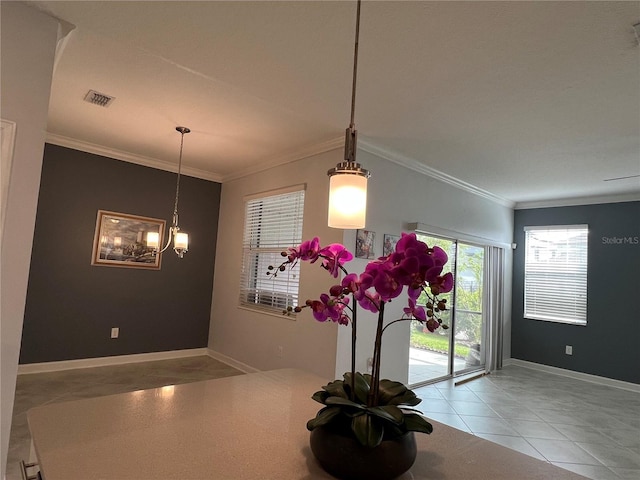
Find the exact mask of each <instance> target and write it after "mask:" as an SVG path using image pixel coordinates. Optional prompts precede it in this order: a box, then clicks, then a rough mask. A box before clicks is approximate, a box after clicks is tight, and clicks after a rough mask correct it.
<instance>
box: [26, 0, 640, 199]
mask: <svg viewBox="0 0 640 480" xmlns="http://www.w3.org/2000/svg"><path fill="white" fill-rule="evenodd" d="M27 3H29V4H31V5H32V6H35V7H37V8H39V9H42V10H44V11H46V12H47V13H49V14H51V15H53V16H55V17H57V18H59V19H62V20H64V21H66V22H68V23H70V24H72V25H73V26H74V27H75V28H73V30H72V31H71V33H70V34H69V35H68V36H67V38H66V39H65V40H64V41H63V42H62V44H61V46H60V49H59V50H60V51H59V56H58V58H57V62H56V67H55V71H54V78H53V86H52V92H51V100H50V109H49V124H48V133H49V141H51V142H53V143H59V144H65V145H78V147H77V148H82V147H85V148H87V149H93V150H94V151H104V152H108V154H110V155H111V156H114V157H118V156H120V157H122V158H128V159H131V160H132V161H139V162H140V163H144V162H145V161H147V162H148V163H152V164H156V165H158V166H160V168H167V169H172V168H175V166H176V165H177V160H178V159H177V145H178V142H179V137H178V134H177V133H176V132H175V127H176V126H177V125H186V126H188V127H189V128H191V130H192V133H191V134H190V136H189V141H188V143H186V142H185V143H186V144H185V150H184V157H183V162H184V167H185V172H186V173H187V174H191V175H195V176H200V177H203V178H208V179H212V180H216V181H222V182H224V181H228V180H231V179H233V178H237V177H239V176H242V175H244V174H246V173H249V172H253V171H258V170H261V169H264V168H267V167H269V166H271V165H275V164H279V163H284V162H287V161H291V160H294V159H297V158H302V157H304V156H306V155H309V154H310V153H313V152H319V151H322V150H323V149H324V150H326V149H328V148H334V147H336V146H337V145H339V144H340V142H341V141H342V139H343V135H344V130H345V128H346V127H347V126H348V123H349V116H350V106H351V103H350V102H351V75H352V68H353V42H354V35H355V12H356V2H355V1H353V2H351V1H289V2H272V1H257V2H245V1H228V2H218V1H193V2H191V1H184V2H171V1H168V2H136V1H131V2H129V1H126V2H118V1H110V2H94V1H34V2H27ZM639 22H640V2H637V1H621V2H610V1H601V2H600V1H594V2H547V1H540V2H513V1H507V2H482V1H477V2H456V1H443V2H431V1H412V2H411V1H406V2H405V1H366V0H365V1H363V4H362V10H361V24H360V45H359V49H360V51H359V61H358V84H357V98H356V111H355V123H356V128H357V130H358V134H359V142H360V145H361V148H363V149H367V150H369V151H372V152H376V153H378V154H380V155H382V156H385V157H387V158H390V159H392V160H394V161H396V162H398V163H401V164H404V165H407V166H409V167H411V168H416V169H417V170H420V169H421V168H422V167H424V168H426V169H429V170H434V171H437V172H441V173H442V174H444V175H445V176H449V177H453V178H455V179H458V180H460V181H461V182H464V183H466V184H470V185H472V186H474V187H476V188H478V189H479V190H482V191H485V192H490V193H491V194H492V195H495V196H496V198H498V199H503V200H504V201H505V202H508V203H511V204H517V203H527V202H545V201H563V200H567V199H571V198H578V197H603V196H616V195H627V196H629V195H631V196H634V195H637V196H638V199H640V177H638V175H640V48H639V47H638V41H637V38H636V34H635V31H634V25H636V24H638V23H639ZM89 90H95V91H97V92H99V93H102V94H106V95H109V96H112V97H115V99H116V100H115V101H113V102H112V103H111V104H110V105H109V107H108V108H102V107H99V106H97V105H92V104H90V103H87V102H86V101H84V97H85V96H86V95H87V92H88V91H89ZM372 173H373V177H372V181H374V179H375V172H372ZM610 179H617V180H610ZM605 180H608V181H605Z"/></svg>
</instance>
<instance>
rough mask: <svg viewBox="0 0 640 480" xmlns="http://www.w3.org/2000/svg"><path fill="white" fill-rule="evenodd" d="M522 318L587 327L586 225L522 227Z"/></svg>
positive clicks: (587, 229)
mask: <svg viewBox="0 0 640 480" xmlns="http://www.w3.org/2000/svg"><path fill="white" fill-rule="evenodd" d="M524 230H525V263H524V316H525V318H532V319H536V320H546V321H551V322H561V323H573V324H577V325H586V324H587V249H588V248H587V247H588V233H589V228H588V226H587V225H562V226H545V227H525V229H524Z"/></svg>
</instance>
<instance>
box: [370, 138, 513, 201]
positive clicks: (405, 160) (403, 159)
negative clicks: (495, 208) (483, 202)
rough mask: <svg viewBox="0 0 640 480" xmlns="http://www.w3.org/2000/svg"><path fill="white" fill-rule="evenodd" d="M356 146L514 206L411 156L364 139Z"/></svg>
mask: <svg viewBox="0 0 640 480" xmlns="http://www.w3.org/2000/svg"><path fill="white" fill-rule="evenodd" d="M358 148H360V149H361V150H364V151H365V152H368V153H370V154H372V155H375V156H377V157H380V158H383V159H385V160H388V161H390V162H393V163H395V164H397V165H401V166H403V167H406V168H408V169H410V170H413V171H415V172H418V173H422V174H423V175H426V176H428V177H431V178H435V179H436V180H439V181H441V182H444V183H446V184H448V185H451V186H453V187H456V188H459V189H461V190H465V191H467V192H470V193H473V194H474V195H477V196H479V197H482V198H486V199H487V200H490V201H492V202H495V203H498V204H500V205H503V206H505V207H509V208H513V207H514V206H515V202H513V201H512V200H508V199H506V198H503V197H500V196H498V195H494V194H493V193H491V192H488V191H487V190H483V189H481V188H479V187H476V186H475V185H471V184H470V183H467V182H464V181H462V180H460V179H458V178H455V177H452V176H451V175H447V174H446V173H443V172H441V171H440V170H436V169H435V168H432V167H429V166H427V165H425V164H423V163H420V162H418V161H417V160H415V159H413V158H410V157H407V156H405V155H402V154H400V153H397V152H392V151H390V150H386V149H384V148H381V147H379V146H377V145H373V144H372V143H370V142H368V141H366V140H363V139H359V140H358Z"/></svg>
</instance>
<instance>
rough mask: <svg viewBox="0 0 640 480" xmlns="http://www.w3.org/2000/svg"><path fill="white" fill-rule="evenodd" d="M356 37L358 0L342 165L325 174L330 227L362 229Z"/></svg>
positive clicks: (364, 199) (362, 171) (363, 204)
mask: <svg viewBox="0 0 640 480" xmlns="http://www.w3.org/2000/svg"><path fill="white" fill-rule="evenodd" d="M359 36H360V0H358V9H357V13H356V41H355V48H354V53H353V84H352V87H351V123H350V124H349V128H347V130H346V133H345V139H344V162H341V163H339V164H338V165H336V167H335V168H332V169H331V170H329V171H328V172H327V175H329V221H328V224H329V226H330V227H333V228H345V229H347V228H363V227H364V225H365V219H366V216H367V180H368V179H369V177H370V176H371V174H370V173H369V171H368V170H366V169H364V168H362V167H361V166H360V164H359V163H357V162H356V150H357V143H358V131H357V130H356V129H355V123H354V118H355V108H356V79H357V74H358V38H359Z"/></svg>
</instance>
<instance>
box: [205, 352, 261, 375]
mask: <svg viewBox="0 0 640 480" xmlns="http://www.w3.org/2000/svg"><path fill="white" fill-rule="evenodd" d="M206 354H207V355H209V356H210V357H211V358H213V359H214V360H219V361H221V362H223V363H226V364H227V365H230V366H232V367H233V368H236V369H238V370H240V371H241V372H244V373H258V372H260V370H259V369H257V368H254V367H252V366H251V365H247V364H246V363H242V362H240V361H238V360H235V359H234V358H231V357H228V356H226V355H225V354H223V353H220V352H216V351H215V350H212V349H210V348H207V349H206Z"/></svg>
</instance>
